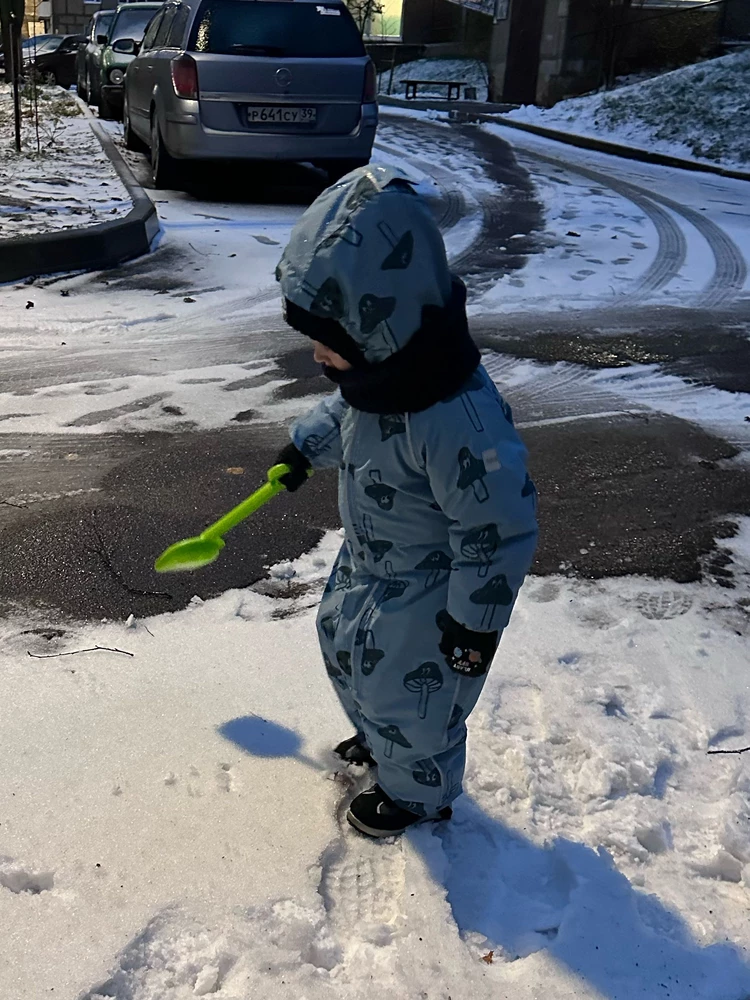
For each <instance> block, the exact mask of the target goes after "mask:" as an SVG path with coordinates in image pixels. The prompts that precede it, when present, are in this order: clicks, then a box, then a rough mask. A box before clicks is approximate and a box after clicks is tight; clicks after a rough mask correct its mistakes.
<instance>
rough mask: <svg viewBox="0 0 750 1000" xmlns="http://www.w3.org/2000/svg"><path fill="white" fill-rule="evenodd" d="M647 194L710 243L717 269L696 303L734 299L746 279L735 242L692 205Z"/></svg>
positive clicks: (711, 304) (718, 303)
mask: <svg viewBox="0 0 750 1000" xmlns="http://www.w3.org/2000/svg"><path fill="white" fill-rule="evenodd" d="M650 197H651V198H653V199H654V200H655V201H660V202H661V203H662V205H666V206H667V208H670V209H671V210H672V211H673V212H677V213H679V214H680V215H681V216H683V218H684V219H686V220H687V221H688V222H689V223H690V224H691V225H692V226H693V227H694V228H695V229H697V230H698V232H699V233H700V234H701V236H702V237H703V238H704V240H705V241H706V243H708V245H709V246H710V247H711V252H712V253H713V255H714V258H715V259H716V269H715V271H714V275H713V278H712V279H711V281H710V282H709V284H708V285H707V286H706V287H705V288H704V289H703V291H702V292H701V294H700V295H699V296H698V298H697V300H696V305H700V306H719V305H724V304H725V303H729V302H731V301H732V300H733V299H735V298H736V297H737V295H738V294H739V292H741V291H742V289H743V288H744V285H745V281H746V280H747V262H746V261H745V257H744V255H743V253H742V251H741V250H740V248H739V247H738V246H737V244H736V243H735V242H734V241H733V240H732V239H730V237H729V236H727V234H726V233H725V232H724V230H723V229H722V228H721V227H720V226H717V225H716V223H715V222H712V221H711V220H710V219H707V218H705V216H703V215H701V214H700V212H696V211H695V209H693V208H688V207H687V206H685V205H680V204H678V203H677V202H676V201H672V199H671V198H666V197H665V196H664V195H657V194H652V195H650Z"/></svg>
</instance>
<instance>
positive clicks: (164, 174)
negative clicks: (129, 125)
mask: <svg viewBox="0 0 750 1000" xmlns="http://www.w3.org/2000/svg"><path fill="white" fill-rule="evenodd" d="M181 173H182V171H181V169H180V166H179V164H178V163H177V161H176V160H175V159H174V157H173V156H170V154H169V150H168V149H167V147H166V146H165V145H164V140H163V139H162V137H161V130H160V129H159V122H158V121H157V118H156V114H154V116H153V118H152V119H151V183H152V184H153V186H154V187H155V188H157V189H159V190H163V189H164V188H169V189H171V190H172V191H177V190H179V188H180V175H181Z"/></svg>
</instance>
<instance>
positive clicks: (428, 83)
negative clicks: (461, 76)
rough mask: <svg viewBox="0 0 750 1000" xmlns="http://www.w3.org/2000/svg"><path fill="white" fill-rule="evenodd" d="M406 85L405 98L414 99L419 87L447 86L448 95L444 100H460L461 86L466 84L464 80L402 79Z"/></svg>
mask: <svg viewBox="0 0 750 1000" xmlns="http://www.w3.org/2000/svg"><path fill="white" fill-rule="evenodd" d="M404 84H405V86H406V100H407V101H413V100H415V99H416V96H417V90H418V88H419V87H447V88H448V95H447V97H446V98H445V99H446V101H452V100H456V101H460V100H461V87H465V86H466V81H464V80H404Z"/></svg>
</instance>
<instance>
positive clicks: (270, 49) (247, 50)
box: [229, 42, 284, 56]
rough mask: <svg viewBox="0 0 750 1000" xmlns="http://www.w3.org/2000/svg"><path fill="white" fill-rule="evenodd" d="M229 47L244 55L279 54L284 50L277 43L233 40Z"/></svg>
mask: <svg viewBox="0 0 750 1000" xmlns="http://www.w3.org/2000/svg"><path fill="white" fill-rule="evenodd" d="M229 48H230V49H231V50H232V52H240V53H242V55H246V56H281V55H283V54H284V50H283V49H282V48H280V47H279V46H277V45H252V44H250V43H248V44H245V43H244V42H235V44H234V45H230V46H229Z"/></svg>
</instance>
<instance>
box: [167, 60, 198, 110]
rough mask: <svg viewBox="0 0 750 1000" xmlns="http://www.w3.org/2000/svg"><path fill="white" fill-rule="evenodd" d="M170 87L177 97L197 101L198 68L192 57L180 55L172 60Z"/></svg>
mask: <svg viewBox="0 0 750 1000" xmlns="http://www.w3.org/2000/svg"><path fill="white" fill-rule="evenodd" d="M171 67H172V85H173V86H174V92H175V94H177V96H178V97H183V98H185V100H186V101H197V100H198V67H197V66H196V64H195V60H194V59H193V57H192V56H187V55H181V56H177V58H176V59H173V60H172V63H171Z"/></svg>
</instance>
